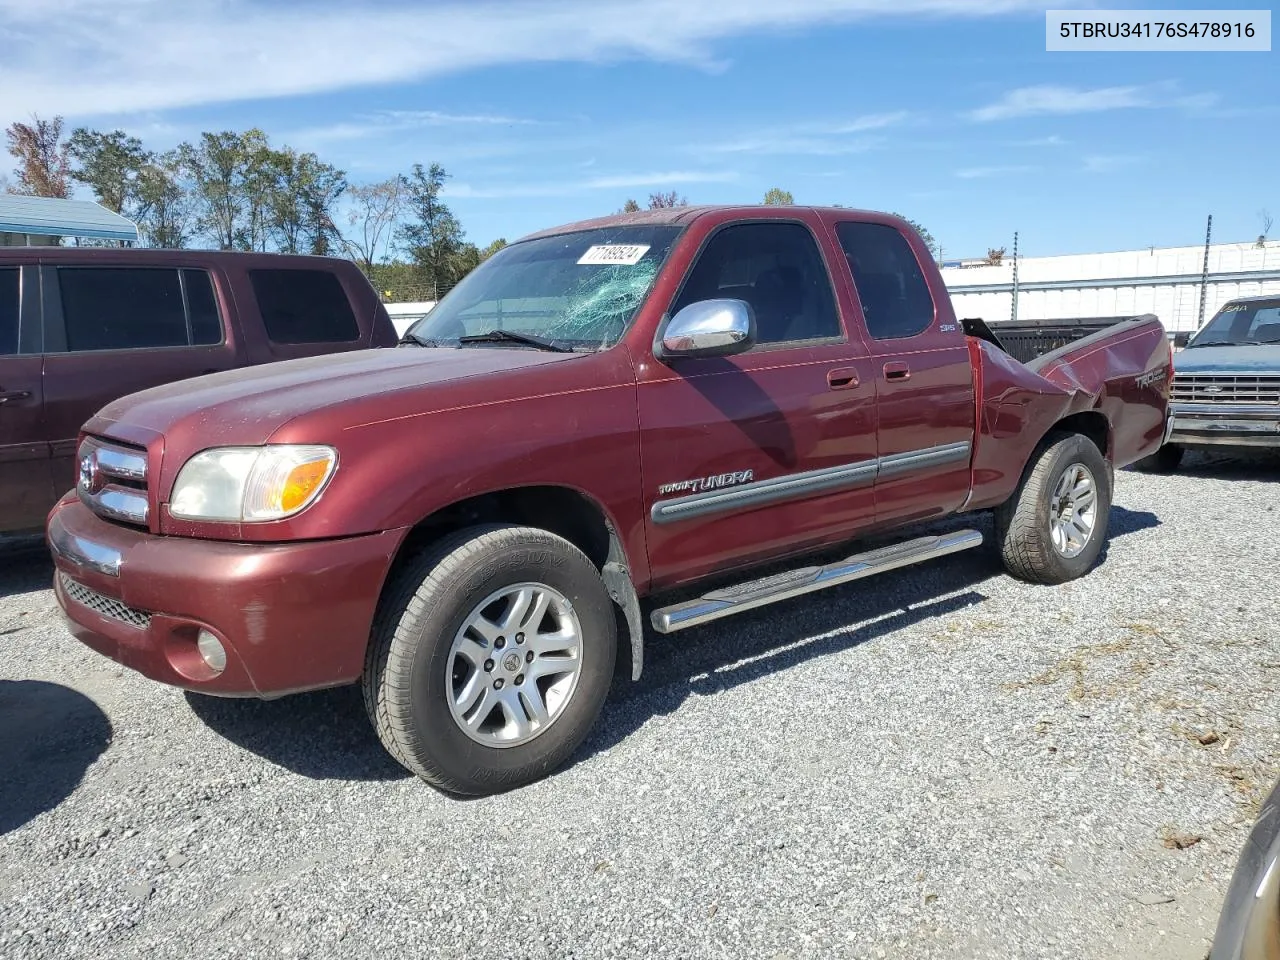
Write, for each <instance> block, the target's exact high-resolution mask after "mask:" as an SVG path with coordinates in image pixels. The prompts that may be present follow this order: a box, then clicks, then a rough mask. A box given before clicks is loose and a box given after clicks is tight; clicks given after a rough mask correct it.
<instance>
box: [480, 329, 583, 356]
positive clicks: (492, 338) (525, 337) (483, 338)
mask: <svg viewBox="0 0 1280 960" xmlns="http://www.w3.org/2000/svg"><path fill="white" fill-rule="evenodd" d="M503 341H507V342H510V343H527V344H528V345H529V346H531V347H537V348H538V349H539V350H550V351H551V352H552V353H573V347H566V346H564V344H560V343H555V342H554V341H552V340H544V339H543V338H542V337H537V336H534V335H533V334H532V333H520V332H518V331H516V330H490V331H489V332H488V333H473V334H470V335H468V336H465V337H459V338H458V342H459V343H501V342H503Z"/></svg>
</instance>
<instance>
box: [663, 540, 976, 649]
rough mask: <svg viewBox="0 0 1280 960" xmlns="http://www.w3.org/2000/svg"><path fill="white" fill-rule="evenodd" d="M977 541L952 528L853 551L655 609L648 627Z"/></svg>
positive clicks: (700, 620)
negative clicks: (833, 559) (830, 560)
mask: <svg viewBox="0 0 1280 960" xmlns="http://www.w3.org/2000/svg"><path fill="white" fill-rule="evenodd" d="M981 544H982V534H981V533H980V532H979V531H977V530H955V531H953V532H951V533H945V534H940V535H938V536H929V537H918V538H917V539H915V540H907V541H905V542H904V543H895V544H893V545H892V546H888V547H881V548H880V549H878V550H870V551H868V552H867V553H855V554H854V555H853V556H851V557H847V558H846V559H844V560H839V561H837V562H835V563H829V564H827V565H826V566H823V567H802V568H800V569H799V570H787V571H786V572H784V573H776V574H773V575H771V576H768V577H762V578H761V579H759V580H749V581H747V582H746V583H740V584H736V585H735V586H732V587H726V588H724V589H723V590H713V591H711V592H710V593H707V594H704V595H703V596H701V597H698V598H697V599H696V600H686V601H685V602H684V603H677V604H675V605H673V606H670V607H660V608H658V609H657V610H654V611H653V612H652V613H651V614H650V615H649V619H650V622H652V624H653V629H655V630H657V631H658V632H659V633H675V632H676V631H677V630H683V629H685V628H686V627H696V626H699V625H700V624H704V623H710V622H711V621H712V620H719V619H720V618H721V617H728V616H732V615H733V614H735V613H741V612H742V611H744V610H753V609H755V608H756V607H763V606H767V605H768V604H771V603H777V602H778V601H779V600H789V599H790V598H792V597H798V596H800V595H801V594H805V593H812V592H813V591H814V590H822V589H824V588H826V587H834V586H837V585H838V584H841V583H849V582H850V581H852V580H861V579H862V578H863V577H870V576H873V575H874V574H877V573H884V572H885V571H886V570H896V569H898V568H899V567H908V566H911V565H912V564H916V563H921V562H923V561H925V560H932V559H934V558H935V557H945V556H946V555H947V554H950V553H959V552H960V551H961V550H970V549H972V548H974V547H977V546H981Z"/></svg>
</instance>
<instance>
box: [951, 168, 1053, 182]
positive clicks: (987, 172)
mask: <svg viewBox="0 0 1280 960" xmlns="http://www.w3.org/2000/svg"><path fill="white" fill-rule="evenodd" d="M1034 169H1035V167H1022V166H1004V167H968V168H966V169H964V170H957V171H956V176H957V177H959V178H960V179H961V180H980V179H985V178H986V177H1004V176H1012V175H1013V174H1015V173H1029V172H1031V171H1032V170H1034Z"/></svg>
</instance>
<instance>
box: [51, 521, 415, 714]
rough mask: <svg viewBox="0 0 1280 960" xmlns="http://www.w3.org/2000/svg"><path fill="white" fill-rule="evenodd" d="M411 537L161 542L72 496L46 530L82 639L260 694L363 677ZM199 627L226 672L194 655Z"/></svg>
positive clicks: (148, 664)
mask: <svg viewBox="0 0 1280 960" xmlns="http://www.w3.org/2000/svg"><path fill="white" fill-rule="evenodd" d="M404 533H405V531H403V530H391V531H387V532H384V533H376V534H370V535H367V536H359V537H348V538H344V539H340V540H314V541H303V542H297V543H288V544H243V543H227V542H223V541H214V540H195V539H188V538H183V537H161V536H155V535H153V534H149V533H146V532H145V531H142V530H134V529H131V528H128V527H122V526H119V525H117V524H113V523H108V522H107V521H105V520H102V519H101V518H99V517H98V516H96V515H95V514H94V513H93V512H92V511H91V510H89V509H88V508H87V507H85V506H84V505H83V504H81V503H80V502H79V501H78V500H75V499H74V498H71V497H69V498H66V499H64V500H62V501H61V502H59V504H58V505H57V506H56V507H54V509H53V512H52V513H51V514H50V516H49V522H48V528H47V536H48V542H49V546H50V549H51V552H52V553H53V557H54V565H55V567H56V571H55V574H54V592H55V595H56V596H57V599H58V603H59V604H60V605H61V607H62V610H63V613H64V614H65V617H66V620H67V625H68V627H69V629H70V630H71V633H72V634H73V635H74V636H75V637H76V638H77V639H79V640H80V641H81V642H83V643H84V644H86V645H87V646H89V647H91V648H92V649H94V650H96V651H97V652H98V653H101V654H103V655H104V656H107V657H110V658H111V659H112V660H115V661H116V662H118V663H121V664H123V665H124V666H126V667H129V668H131V669H133V670H136V671H138V672H139V673H141V674H143V675H144V676H147V677H149V678H151V679H152V680H157V681H159V682H161V683H166V684H170V685H172V686H176V687H182V688H183V689H187V690H197V691H199V692H201V693H209V694H217V695H220V696H250V697H254V696H256V697H263V698H269V697H276V696H282V695H284V694H287V693H296V692H299V691H302V690H312V689H317V688H321V687H330V686H337V685H340V684H344V683H351V682H354V681H355V680H358V679H359V677H360V674H361V672H362V670H363V668H364V654H365V649H366V646H367V644H368V640H369V631H370V629H371V626H372V623H373V616H374V609H375V607H376V605H377V602H378V596H379V594H380V593H381V591H382V585H383V581H384V579H385V577H386V573H387V570H388V569H389V567H390V565H391V561H392V558H393V557H394V556H395V552H396V549H397V548H398V546H399V544H400V541H401V539H402V537H403V535H404ZM201 629H205V630H208V631H210V632H211V633H213V634H214V635H215V636H216V637H217V638H218V639H219V640H220V641H221V643H222V645H223V647H224V648H225V649H226V651H227V665H226V668H225V670H224V671H223V672H222V673H220V674H217V675H214V673H213V671H212V670H211V669H210V668H209V667H208V666H206V664H205V662H204V660H203V659H202V658H201V657H200V656H199V654H198V652H197V650H196V646H195V642H196V637H197V635H198V633H199V632H200V630H201Z"/></svg>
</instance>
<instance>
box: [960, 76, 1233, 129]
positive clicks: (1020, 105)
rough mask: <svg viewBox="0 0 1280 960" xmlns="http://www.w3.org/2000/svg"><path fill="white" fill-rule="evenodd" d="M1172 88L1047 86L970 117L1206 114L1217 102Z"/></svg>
mask: <svg viewBox="0 0 1280 960" xmlns="http://www.w3.org/2000/svg"><path fill="white" fill-rule="evenodd" d="M1172 86H1173V85H1172V84H1167V83H1162V84H1152V85H1149V86H1128V87H1097V88H1095V89H1092V90H1082V89H1080V88H1078V87H1063V86H1054V85H1051V84H1044V85H1041V86H1034V87H1019V88H1018V89H1016V90H1010V91H1009V92H1008V93H1006V94H1005V95H1004V96H1003V97H1001V98H1000V99H999V100H997V101H996V102H995V103H991V104H988V105H987V106H985V107H980V108H978V109H977V110H971V111H970V112H969V113H968V117H969V119H971V120H976V121H978V122H980V123H988V122H990V121H993V120H1011V119H1014V118H1017V117H1034V116H1046V115H1048V116H1062V115H1067V114H1079V113H1101V112H1103V111H1107V110H1131V109H1140V108H1157V107H1181V108H1183V109H1186V110H1203V109H1206V108H1208V107H1210V106H1212V105H1213V104H1214V103H1216V102H1217V99H1218V98H1217V95H1216V94H1212V93H1200V94H1193V95H1191V96H1181V97H1178V96H1171V95H1170V91H1171V88H1172Z"/></svg>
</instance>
